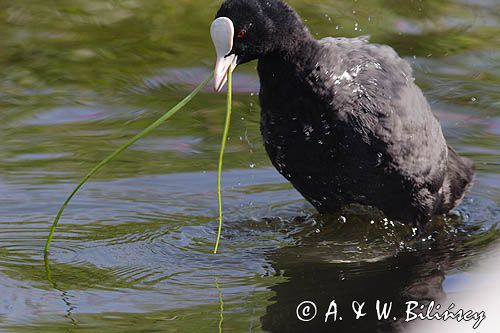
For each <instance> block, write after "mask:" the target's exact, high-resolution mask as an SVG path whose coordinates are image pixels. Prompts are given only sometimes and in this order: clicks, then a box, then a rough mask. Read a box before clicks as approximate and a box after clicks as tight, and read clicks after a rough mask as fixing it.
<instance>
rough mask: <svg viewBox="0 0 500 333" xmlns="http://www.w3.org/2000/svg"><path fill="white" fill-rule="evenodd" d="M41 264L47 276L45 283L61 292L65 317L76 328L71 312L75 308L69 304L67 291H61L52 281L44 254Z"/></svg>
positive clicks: (46, 254) (47, 258)
mask: <svg viewBox="0 0 500 333" xmlns="http://www.w3.org/2000/svg"><path fill="white" fill-rule="evenodd" d="M43 263H44V267H45V273H46V274H47V281H48V282H49V283H50V284H51V285H52V288H54V289H56V290H58V291H60V292H61V300H62V301H63V302H64V304H66V307H67V308H66V315H65V317H66V318H68V319H69V320H70V321H71V323H72V325H73V326H74V327H76V326H78V325H77V321H76V320H75V319H74V318H73V315H72V313H73V311H75V310H76V308H77V306H76V305H74V304H72V303H71V295H69V293H68V291H66V290H63V289H61V288H60V287H58V286H57V282H56V281H54V280H53V279H52V270H51V269H50V262H49V257H48V253H45V255H44V256H43Z"/></svg>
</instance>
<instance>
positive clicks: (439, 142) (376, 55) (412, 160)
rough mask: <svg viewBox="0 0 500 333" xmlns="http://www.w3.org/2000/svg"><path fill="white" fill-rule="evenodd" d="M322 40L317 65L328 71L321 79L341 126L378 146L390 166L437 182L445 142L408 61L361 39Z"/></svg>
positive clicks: (442, 172) (442, 169)
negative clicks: (341, 123) (415, 81)
mask: <svg viewBox="0 0 500 333" xmlns="http://www.w3.org/2000/svg"><path fill="white" fill-rule="evenodd" d="M321 43H322V44H323V45H324V48H323V52H322V54H321V55H320V58H321V60H320V63H323V64H324V66H323V67H324V68H328V73H327V74H325V73H320V74H319V75H322V76H323V78H324V76H325V75H328V77H327V78H326V79H323V80H322V81H323V82H326V83H325V85H326V87H325V89H326V90H328V91H331V92H333V93H332V94H331V95H330V96H331V98H332V101H331V104H332V105H334V106H335V108H336V110H335V111H336V112H337V114H338V117H339V120H340V121H342V122H345V124H346V126H345V127H346V128H352V129H354V131H357V132H358V133H357V134H358V135H359V136H360V137H361V138H362V140H364V141H366V142H367V143H368V144H372V145H373V147H376V148H377V149H381V150H383V153H384V155H386V156H387V159H388V161H386V162H387V164H388V166H389V167H393V168H394V169H397V170H398V172H401V173H402V174H403V175H404V174H408V176H410V177H423V178H425V179H422V181H424V182H425V181H429V179H427V178H428V177H433V178H440V179H436V182H438V183H439V182H441V183H442V179H441V178H442V177H444V171H445V167H446V159H447V148H446V142H445V140H444V137H443V134H442V131H441V126H440V124H439V122H438V120H437V118H436V117H435V116H434V114H433V113H432V111H431V108H430V106H429V103H428V102H427V100H426V98H425V97H424V95H423V93H422V91H421V90H420V88H419V87H418V86H417V85H416V84H415V83H414V78H413V73H412V69H411V67H410V64H409V63H408V62H407V61H406V60H404V59H402V58H401V57H399V55H398V54H397V53H396V52H395V51H394V49H392V48H391V47H389V46H386V45H379V44H369V43H368V42H367V40H366V38H363V39H359V38H356V39H348V38H327V39H323V40H322V41H321ZM429 175H430V176H429ZM437 185H438V184H436V186H437ZM440 185H441V184H439V186H440Z"/></svg>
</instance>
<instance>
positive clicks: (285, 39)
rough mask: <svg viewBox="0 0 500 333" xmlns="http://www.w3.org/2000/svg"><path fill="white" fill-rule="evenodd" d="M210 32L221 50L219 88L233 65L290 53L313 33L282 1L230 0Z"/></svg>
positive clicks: (217, 80)
mask: <svg viewBox="0 0 500 333" xmlns="http://www.w3.org/2000/svg"><path fill="white" fill-rule="evenodd" d="M210 34H211V36H212V41H213V43H214V46H215V50H216V53H217V61H216V65H215V79H214V85H215V86H214V88H215V90H216V91H220V90H221V89H222V87H223V86H224V84H225V82H226V80H227V70H228V68H229V67H230V66H234V67H236V66H237V65H239V64H243V63H245V62H248V61H251V60H255V59H260V58H262V57H264V56H266V55H268V54H270V53H285V54H286V53H287V52H289V50H293V48H294V47H295V46H296V45H297V44H298V43H300V41H301V40H303V39H304V38H307V36H309V33H308V31H307V28H305V27H304V25H303V24H302V22H301V20H300V18H299V16H298V15H297V13H296V12H295V11H294V10H293V9H292V8H290V7H289V6H288V5H287V4H285V3H284V2H282V1H281V0H226V1H225V2H224V3H223V4H222V6H221V8H220V9H219V11H218V12H217V15H216V16H215V20H214V21H213V23H212V26H211V28H210Z"/></svg>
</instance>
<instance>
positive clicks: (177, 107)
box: [45, 73, 213, 255]
mask: <svg viewBox="0 0 500 333" xmlns="http://www.w3.org/2000/svg"><path fill="white" fill-rule="evenodd" d="M212 78H213V73H212V74H210V75H209V76H208V77H207V78H206V79H205V81H203V82H202V83H200V85H199V86H198V87H196V88H195V89H194V90H193V91H192V92H191V93H190V94H189V95H187V96H186V97H185V98H184V99H183V100H182V101H180V102H179V103H178V104H177V105H175V106H174V107H173V108H171V109H170V110H168V111H167V112H166V113H165V114H164V115H163V116H161V117H160V118H159V119H158V120H156V121H155V122H154V123H152V124H151V125H149V126H148V127H147V128H146V129H144V130H143V131H142V132H140V133H139V134H137V135H136V136H134V137H133V138H132V139H130V140H129V141H128V142H127V143H125V144H124V145H122V146H121V147H119V148H118V149H117V150H115V151H114V152H112V153H111V154H110V155H108V156H107V157H106V158H105V159H103V160H102V161H101V162H99V164H97V165H96V166H95V167H94V168H93V169H92V170H90V171H89V173H87V175H85V177H83V178H82V180H81V181H80V183H78V185H77V186H76V188H75V189H74V190H73V192H71V194H70V195H69V197H68V198H67V199H66V201H64V203H63V205H62V206H61V208H60V209H59V212H58V213H57V215H56V218H55V219H54V222H53V223H52V227H51V228H50V233H49V236H48V238H47V242H46V243H45V255H48V253H49V249H50V243H51V242H52V238H53V237H54V232H55V231H56V228H57V223H58V222H59V219H60V218H61V215H62V214H63V212H64V209H65V208H66V206H67V205H68V203H69V202H70V200H71V199H72V198H73V197H74V196H75V194H76V192H78V190H79V189H80V188H81V187H82V186H83V184H85V182H86V181H87V180H88V179H89V178H90V177H92V176H93V175H94V174H95V173H96V172H97V171H99V170H100V169H101V168H102V167H103V166H105V165H106V164H107V163H109V162H110V161H111V160H113V159H114V158H115V157H116V156H118V155H119V154H120V153H121V152H122V151H124V150H125V149H127V148H128V147H129V146H131V145H132V144H134V143H135V142H136V141H137V140H139V139H141V138H142V137H144V136H145V135H147V134H149V133H150V132H151V131H153V130H154V129H155V128H157V127H158V126H160V125H161V124H162V123H163V122H164V121H166V120H167V119H169V118H170V117H172V116H173V115H174V114H175V113H176V112H177V111H179V110H180V109H182V108H183V107H184V106H185V105H186V104H187V103H189V102H190V101H191V100H192V99H193V98H194V97H195V96H196V95H197V94H198V93H199V92H200V90H201V89H203V87H205V86H206V85H207V84H208V82H210V80H211V79H212Z"/></svg>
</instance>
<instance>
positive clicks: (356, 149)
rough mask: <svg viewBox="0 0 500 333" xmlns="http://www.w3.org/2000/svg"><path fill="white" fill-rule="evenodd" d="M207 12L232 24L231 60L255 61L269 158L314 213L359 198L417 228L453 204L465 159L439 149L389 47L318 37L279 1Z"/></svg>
mask: <svg viewBox="0 0 500 333" xmlns="http://www.w3.org/2000/svg"><path fill="white" fill-rule="evenodd" d="M216 17H228V18H229V19H230V20H231V21H232V22H233V24H234V30H235V36H234V41H233V43H234V44H233V49H232V50H231V52H230V54H235V55H236V56H237V57H238V64H241V63H244V62H247V61H251V60H254V59H258V72H259V77H260V83H261V88H260V95H259V98H260V104H261V109H262V111H261V132H262V137H263V139H264V145H265V148H266V151H267V153H268V155H269V157H270V159H271V161H272V163H273V165H274V166H275V167H276V169H277V170H278V171H279V172H280V173H281V174H282V175H283V176H284V177H285V178H286V179H288V180H289V181H290V182H291V183H292V184H293V185H294V187H295V188H296V189H297V190H298V191H299V192H300V193H301V194H302V195H303V196H304V197H305V198H306V199H307V200H308V201H309V202H311V203H312V204H313V205H314V206H315V207H316V209H317V210H318V211H319V212H332V211H336V210H338V209H339V208H341V207H342V206H344V205H347V204H350V203H360V204H364V205H371V206H376V207H378V208H379V209H381V210H382V211H384V213H385V214H386V215H387V216H388V217H390V218H396V219H398V220H401V221H403V222H406V223H412V224H414V225H416V226H418V227H419V228H421V227H422V226H423V225H425V223H426V222H427V221H428V220H429V219H430V218H431V216H432V215H433V214H444V213H447V212H449V211H450V210H451V209H453V208H455V207H456V206H457V205H458V204H459V203H460V201H461V199H462V198H463V195H464V193H465V191H466V190H467V189H468V188H469V186H470V184H471V182H472V179H473V175H474V166H473V163H472V162H471V161H470V160H469V159H467V158H464V157H460V156H458V155H457V153H456V152H455V151H454V150H453V149H452V148H450V147H448V146H447V144H446V141H445V139H444V137H443V134H442V130H441V126H440V124H439V122H438V120H437V119H436V117H435V116H434V115H433V113H432V111H431V108H430V106H429V104H428V102H427V100H426V99H425V97H424V95H423V93H422V91H421V90H420V89H419V88H418V87H417V86H416V85H415V83H414V78H413V75H412V70H411V68H410V65H409V64H408V63H407V62H406V61H405V60H403V59H401V58H400V57H399V56H398V55H397V54H396V52H395V51H394V50H393V49H392V48H391V47H389V46H385V45H378V44H370V43H369V42H368V38H367V37H361V38H325V39H322V40H319V41H318V40H316V39H314V38H313V37H312V36H311V34H310V33H309V31H308V29H307V28H306V27H305V26H304V24H303V23H302V21H301V19H300V18H299V16H298V15H297V14H296V12H295V11H294V10H293V9H291V8H290V7H289V6H288V5H286V4H285V3H283V2H281V1H280V0H227V1H225V2H224V3H223V5H222V7H221V9H220V10H219V12H218V13H217V16H216ZM240 32H242V33H240Z"/></svg>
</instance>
